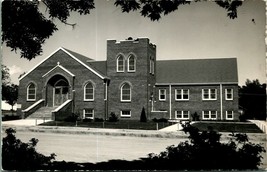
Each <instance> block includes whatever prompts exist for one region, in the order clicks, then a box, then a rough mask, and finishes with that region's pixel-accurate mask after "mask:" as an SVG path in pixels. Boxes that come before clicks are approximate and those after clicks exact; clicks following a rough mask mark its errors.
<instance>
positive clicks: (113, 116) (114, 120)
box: [108, 112, 119, 122]
mask: <svg viewBox="0 0 267 172" xmlns="http://www.w3.org/2000/svg"><path fill="white" fill-rule="evenodd" d="M108 121H109V122H117V121H119V118H118V116H117V115H116V114H115V113H114V112H111V113H110V117H109V118H108Z"/></svg>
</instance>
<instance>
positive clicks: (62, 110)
mask: <svg viewBox="0 0 267 172" xmlns="http://www.w3.org/2000/svg"><path fill="white" fill-rule="evenodd" d="M71 102H72V100H71V99H69V100H66V101H65V102H64V103H62V104H61V105H60V106H59V107H57V108H56V109H55V110H53V111H52V120H54V121H57V120H64V119H65V118H66V117H67V116H68V115H69V114H70V113H71V112H72V103H71Z"/></svg>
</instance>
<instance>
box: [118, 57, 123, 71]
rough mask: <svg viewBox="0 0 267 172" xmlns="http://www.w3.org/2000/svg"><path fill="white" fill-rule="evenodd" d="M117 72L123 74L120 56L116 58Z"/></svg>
mask: <svg viewBox="0 0 267 172" xmlns="http://www.w3.org/2000/svg"><path fill="white" fill-rule="evenodd" d="M117 72H124V58H123V56H122V55H121V54H120V55H119V56H118V57H117Z"/></svg>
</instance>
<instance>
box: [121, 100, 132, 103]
mask: <svg viewBox="0 0 267 172" xmlns="http://www.w3.org/2000/svg"><path fill="white" fill-rule="evenodd" d="M121 102H122V103H131V100H121Z"/></svg>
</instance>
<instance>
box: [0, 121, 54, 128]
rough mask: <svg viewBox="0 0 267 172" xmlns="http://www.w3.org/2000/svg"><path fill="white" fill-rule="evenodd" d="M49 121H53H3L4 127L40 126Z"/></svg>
mask: <svg viewBox="0 0 267 172" xmlns="http://www.w3.org/2000/svg"><path fill="white" fill-rule="evenodd" d="M48 121H51V120H43V119H19V120H11V121H2V126H36V125H39V124H42V123H44V122H48Z"/></svg>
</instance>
